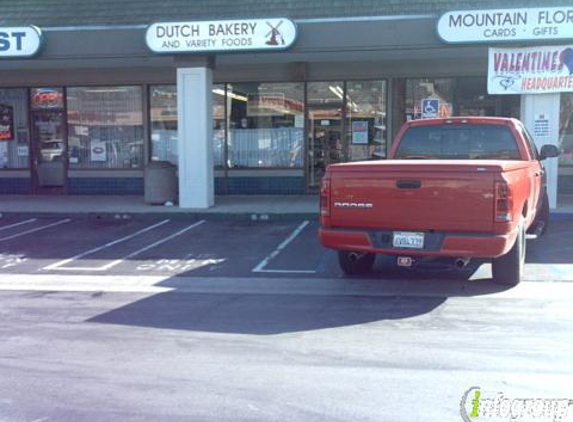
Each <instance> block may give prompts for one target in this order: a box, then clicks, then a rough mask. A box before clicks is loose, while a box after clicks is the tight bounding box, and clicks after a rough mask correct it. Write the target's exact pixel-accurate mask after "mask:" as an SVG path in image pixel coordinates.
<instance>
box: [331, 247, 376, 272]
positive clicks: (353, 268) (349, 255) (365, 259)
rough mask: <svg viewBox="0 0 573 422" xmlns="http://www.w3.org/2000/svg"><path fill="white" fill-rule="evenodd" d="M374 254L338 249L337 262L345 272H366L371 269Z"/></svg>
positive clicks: (374, 257)
mask: <svg viewBox="0 0 573 422" xmlns="http://www.w3.org/2000/svg"><path fill="white" fill-rule="evenodd" d="M375 260H376V255H375V254H373V253H360V252H347V251H338V263H339V264H340V268H341V269H342V271H344V273H345V274H349V275H356V274H367V273H369V272H370V271H371V270H372V267H373V266H374V261H375Z"/></svg>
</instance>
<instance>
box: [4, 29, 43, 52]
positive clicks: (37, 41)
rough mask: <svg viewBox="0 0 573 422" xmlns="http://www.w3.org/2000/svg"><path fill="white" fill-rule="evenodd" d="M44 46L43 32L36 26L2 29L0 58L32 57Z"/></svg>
mask: <svg viewBox="0 0 573 422" xmlns="http://www.w3.org/2000/svg"><path fill="white" fill-rule="evenodd" d="M41 46H42V32H41V31H40V29H38V28H36V27H35V26H22V27H10V28H2V27H0V58H3V57H30V56H33V55H34V54H36V53H37V52H38V51H39V50H40V47H41Z"/></svg>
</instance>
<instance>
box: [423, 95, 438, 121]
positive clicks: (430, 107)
mask: <svg viewBox="0 0 573 422" xmlns="http://www.w3.org/2000/svg"><path fill="white" fill-rule="evenodd" d="M439 116H440V100H438V99H434V98H426V99H424V100H422V119H433V118H435V117H439Z"/></svg>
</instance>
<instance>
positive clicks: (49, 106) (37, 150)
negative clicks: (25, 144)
mask: <svg viewBox="0 0 573 422" xmlns="http://www.w3.org/2000/svg"><path fill="white" fill-rule="evenodd" d="M31 108H32V111H31V128H32V142H31V145H32V172H33V178H34V192H35V193H38V194H49V193H54V194H61V193H64V192H65V188H66V185H67V146H66V135H65V122H66V121H65V114H64V110H63V95H62V92H61V91H59V90H55V89H34V90H32V97H31Z"/></svg>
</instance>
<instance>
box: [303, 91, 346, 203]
mask: <svg viewBox="0 0 573 422" xmlns="http://www.w3.org/2000/svg"><path fill="white" fill-rule="evenodd" d="M343 98H344V90H343V83H342V82H310V83H308V86H307V104H308V105H307V110H308V112H307V137H308V143H307V145H308V160H307V186H308V190H309V191H310V192H316V191H317V190H318V189H319V188H320V182H321V180H322V177H323V176H324V173H325V171H326V167H327V166H328V165H329V164H335V163H341V162H344V161H346V160H345V158H346V153H347V151H346V146H345V143H344V137H343V133H344V127H343V126H344V116H343V106H344V104H343V103H344V102H343Z"/></svg>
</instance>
